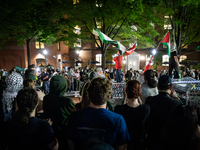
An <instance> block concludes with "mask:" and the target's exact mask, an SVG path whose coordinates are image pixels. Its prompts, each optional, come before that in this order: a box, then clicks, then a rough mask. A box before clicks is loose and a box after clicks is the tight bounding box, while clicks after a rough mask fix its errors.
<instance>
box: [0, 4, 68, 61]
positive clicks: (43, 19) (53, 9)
mask: <svg viewBox="0 0 200 150" xmlns="http://www.w3.org/2000/svg"><path fill="white" fill-rule="evenodd" d="M61 5H62V4H61V3H60V2H59V1H48V0H28V1H27V0H20V1H18V0H12V1H6V2H3V1H2V2H0V22H1V26H0V38H1V39H4V40H3V42H1V45H2V44H4V43H6V41H7V40H9V39H11V38H14V39H17V40H18V42H19V44H20V45H23V44H25V43H26V45H27V55H28V65H30V46H29V43H30V41H31V40H32V39H33V38H36V39H37V40H40V41H42V42H53V41H56V39H57V33H58V32H59V31H60V30H61V29H62V28H61V27H60V24H58V21H60V20H62V19H64V14H62V13H60V9H59V8H60V6H61Z"/></svg>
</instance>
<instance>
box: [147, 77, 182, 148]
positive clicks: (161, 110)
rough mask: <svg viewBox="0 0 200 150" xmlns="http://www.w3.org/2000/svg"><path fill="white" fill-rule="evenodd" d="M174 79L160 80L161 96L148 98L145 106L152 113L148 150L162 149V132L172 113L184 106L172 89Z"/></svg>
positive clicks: (162, 78)
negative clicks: (178, 107)
mask: <svg viewBox="0 0 200 150" xmlns="http://www.w3.org/2000/svg"><path fill="white" fill-rule="evenodd" d="M172 88H173V85H172V79H171V77H169V76H167V75H163V76H161V77H160V78H159V80H158V91H159V94H158V95H156V96H150V97H147V98H146V102H145V104H147V105H149V106H150V109H151V112H150V115H149V119H148V133H147V149H148V150H154V149H161V147H160V145H159V143H160V131H161V130H162V128H163V127H164V126H165V124H166V121H167V119H168V118H169V116H170V113H171V111H172V110H173V109H174V108H175V107H176V106H178V105H180V104H182V101H181V100H179V98H178V96H177V95H176V92H175V91H174V90H173V89H172Z"/></svg>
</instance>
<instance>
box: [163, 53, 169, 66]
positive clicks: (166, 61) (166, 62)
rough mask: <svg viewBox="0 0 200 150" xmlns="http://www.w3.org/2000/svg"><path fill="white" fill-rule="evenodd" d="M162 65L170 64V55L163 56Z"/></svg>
mask: <svg viewBox="0 0 200 150" xmlns="http://www.w3.org/2000/svg"><path fill="white" fill-rule="evenodd" d="M162 66H169V55H163V56H162Z"/></svg>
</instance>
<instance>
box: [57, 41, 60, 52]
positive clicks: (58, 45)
mask: <svg viewBox="0 0 200 150" xmlns="http://www.w3.org/2000/svg"><path fill="white" fill-rule="evenodd" d="M57 50H58V51H60V43H57Z"/></svg>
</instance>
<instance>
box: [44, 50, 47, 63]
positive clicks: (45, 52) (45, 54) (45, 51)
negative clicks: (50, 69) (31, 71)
mask: <svg viewBox="0 0 200 150" xmlns="http://www.w3.org/2000/svg"><path fill="white" fill-rule="evenodd" d="M43 54H44V56H45V66H47V50H46V49H45V50H44V51H43Z"/></svg>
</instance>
